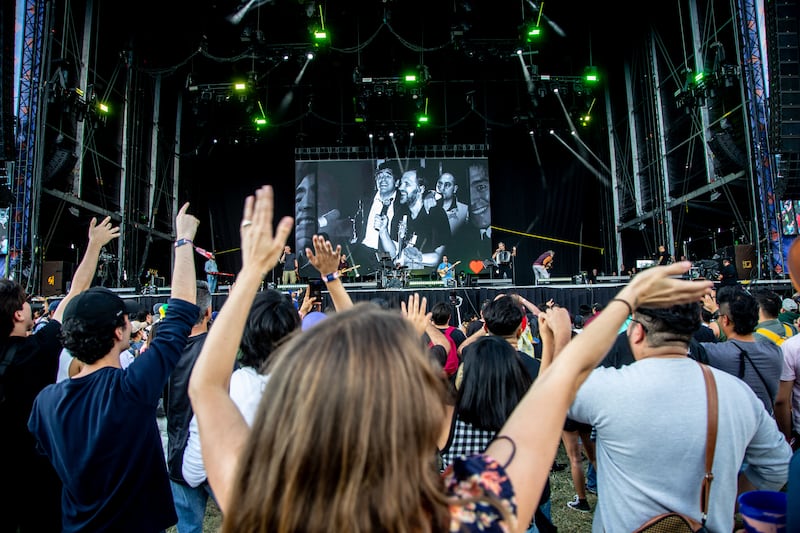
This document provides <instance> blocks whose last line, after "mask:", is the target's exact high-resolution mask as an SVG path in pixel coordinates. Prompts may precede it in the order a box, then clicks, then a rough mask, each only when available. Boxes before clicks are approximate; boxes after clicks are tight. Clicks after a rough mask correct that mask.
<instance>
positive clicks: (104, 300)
mask: <svg viewBox="0 0 800 533" xmlns="http://www.w3.org/2000/svg"><path fill="white" fill-rule="evenodd" d="M126 314H128V309H127V308H126V306H125V302H123V301H122V298H120V297H119V296H117V295H116V294H114V292H113V291H110V290H108V289H107V288H105V287H92V288H91V289H88V290H85V291H83V292H82V293H80V294H78V295H77V296H76V297H75V298H73V299H72V300H71V301H70V302H69V303H68V304H67V308H66V309H65V310H64V319H63V321H64V322H66V321H67V320H69V319H71V318H76V319H78V320H81V321H82V322H84V323H85V324H87V325H88V326H89V327H106V326H113V325H116V324H117V322H118V320H119V318H120V317H121V316H122V315H126Z"/></svg>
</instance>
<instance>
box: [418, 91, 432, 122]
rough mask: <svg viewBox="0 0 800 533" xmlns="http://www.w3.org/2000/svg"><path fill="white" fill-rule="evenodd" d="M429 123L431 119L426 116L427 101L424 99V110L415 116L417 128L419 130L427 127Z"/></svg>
mask: <svg viewBox="0 0 800 533" xmlns="http://www.w3.org/2000/svg"><path fill="white" fill-rule="evenodd" d="M430 121H431V119H430V117H429V116H428V99H427V98H425V108H424V110H423V111H422V112H420V113H418V114H417V127H418V128H421V127H423V126H427V125H428V124H429V123H430Z"/></svg>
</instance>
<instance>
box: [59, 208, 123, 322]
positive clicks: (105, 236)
mask: <svg viewBox="0 0 800 533" xmlns="http://www.w3.org/2000/svg"><path fill="white" fill-rule="evenodd" d="M117 237H119V226H116V227H115V226H113V225H112V224H111V217H106V218H104V219H103V221H102V222H100V223H99V224H98V223H97V219H96V218H92V220H91V221H90V222H89V243H88V244H87V245H86V252H84V254H83V259H82V260H81V264H80V265H78V268H76V269H75V275H74V276H72V283H71V284H70V289H69V292H68V293H67V296H66V297H64V299H63V300H61V302H59V304H58V307H56V312H55V313H53V320H57V321H59V322H61V318H62V317H63V316H64V309H66V308H67V303H69V301H70V300H72V298H74V297H75V296H76V295H78V294H80V293H81V292H83V291H85V290H86V289H88V288H89V286H90V285H91V284H92V279H93V278H94V274H95V272H96V271H97V259H98V258H99V257H100V251H101V250H102V249H103V246H105V245H106V244H108V243H109V242H111V240H112V239H116V238H117Z"/></svg>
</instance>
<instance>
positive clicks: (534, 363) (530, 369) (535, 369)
mask: <svg viewBox="0 0 800 533" xmlns="http://www.w3.org/2000/svg"><path fill="white" fill-rule="evenodd" d="M517 355H519V360H520V363H521V364H522V367H523V368H524V369H525V371H526V372H527V373H528V375H529V376H530V377H531V379H532V380H533V381H536V378H537V377H539V368H540V367H541V363H540V362H539V359H534V358H533V357H531V356H530V355H528V354H526V353H525V352H521V351H519V350H517Z"/></svg>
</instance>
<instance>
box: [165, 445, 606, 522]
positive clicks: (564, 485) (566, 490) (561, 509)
mask: <svg viewBox="0 0 800 533" xmlns="http://www.w3.org/2000/svg"><path fill="white" fill-rule="evenodd" d="M556 460H557V461H558V462H559V463H564V464H569V460H568V459H567V454H566V453H565V452H564V448H563V446H560V447H559V450H558V456H557V458H556ZM585 465H586V463H584V466H585ZM573 496H575V489H574V488H573V486H572V476H571V475H570V473H569V468H565V469H564V470H562V471H561V472H553V473H552V474H550V501H551V502H552V513H551V515H552V519H553V523H554V524H555V525H556V527H557V528H558V531H559V533H562V532H563V533H583V532H587V531H591V530H592V515H593V513H581V512H578V511H573V510H572V509H568V508H567V502H568V501H571V500H572V498H573ZM587 498H588V499H589V505H591V506H592V511H594V507H595V504H596V503H597V496H594V495H593V494H587ZM221 525H222V515H221V514H220V512H219V508H218V507H217V506H216V505H215V504H214V502H213V501H210V502H209V504H208V508H207V509H206V520H205V524H204V526H203V531H205V532H209V533H212V532H216V531H219V529H220V526H221ZM167 533H177V529H176V528H174V527H171V528H169V529H167Z"/></svg>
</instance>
